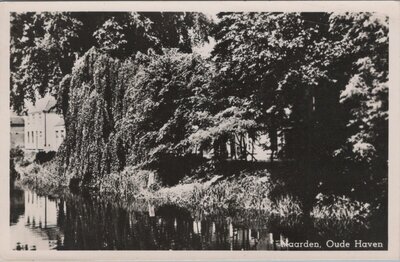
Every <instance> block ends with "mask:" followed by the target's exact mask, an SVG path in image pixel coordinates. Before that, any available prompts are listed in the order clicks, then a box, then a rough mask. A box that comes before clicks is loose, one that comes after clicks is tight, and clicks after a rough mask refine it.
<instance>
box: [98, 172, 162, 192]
mask: <svg viewBox="0 0 400 262" xmlns="http://www.w3.org/2000/svg"><path fill="white" fill-rule="evenodd" d="M152 174H153V175H154V176H155V174H154V172H153V171H151V170H143V169H139V168H136V167H133V166H128V167H125V169H124V170H123V171H121V172H118V173H111V174H107V175H105V176H104V177H103V179H101V181H99V185H98V187H99V190H100V193H104V194H111V195H114V196H117V197H139V196H140V195H141V194H143V193H144V192H145V191H146V190H150V191H152V190H156V189H158V188H159V187H160V182H159V181H157V180H156V181H155V183H154V184H153V185H151V187H150V188H149V189H147V183H148V179H149V176H150V175H152Z"/></svg>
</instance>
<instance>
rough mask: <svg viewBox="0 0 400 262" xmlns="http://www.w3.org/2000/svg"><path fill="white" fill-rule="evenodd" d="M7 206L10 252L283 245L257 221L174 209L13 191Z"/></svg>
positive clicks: (267, 247) (239, 248) (193, 248)
mask: <svg viewBox="0 0 400 262" xmlns="http://www.w3.org/2000/svg"><path fill="white" fill-rule="evenodd" d="M10 201H11V210H10V211H11V212H10V213H11V216H10V230H11V232H10V233H11V234H10V240H11V242H10V244H11V249H13V250H205V249H206V250H260V249H261V250H268V249H281V248H282V247H280V246H279V241H280V240H283V241H284V240H285V238H284V236H283V235H279V234H275V236H274V235H273V233H271V232H270V230H269V229H268V228H266V227H263V222H259V221H258V220H257V221H256V220H254V224H253V225H249V224H247V225H244V224H238V223H235V221H234V219H233V218H231V217H229V215H228V216H227V215H226V214H224V215H217V216H216V217H214V218H212V219H196V218H193V216H192V215H191V212H189V211H188V210H185V209H183V208H178V207H176V206H158V207H157V206H154V205H152V204H149V203H146V202H142V203H134V204H129V205H122V204H118V203H115V202H108V201H101V200H99V199H97V198H83V197H80V196H73V197H71V196H66V197H63V198H50V197H48V196H39V195H38V194H36V193H35V192H34V191H30V190H27V189H17V188H14V189H13V190H12V191H11V199H10ZM250 224H251V223H250Z"/></svg>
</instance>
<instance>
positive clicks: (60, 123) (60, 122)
mask: <svg viewBox="0 0 400 262" xmlns="http://www.w3.org/2000/svg"><path fill="white" fill-rule="evenodd" d="M64 125H65V124H64V119H63V118H61V119H60V121H58V122H57V124H55V125H54V126H64Z"/></svg>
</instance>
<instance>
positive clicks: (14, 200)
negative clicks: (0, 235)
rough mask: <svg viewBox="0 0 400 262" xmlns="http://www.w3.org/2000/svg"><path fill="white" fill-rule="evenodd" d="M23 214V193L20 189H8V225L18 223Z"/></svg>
mask: <svg viewBox="0 0 400 262" xmlns="http://www.w3.org/2000/svg"><path fill="white" fill-rule="evenodd" d="M24 213H25V193H24V191H23V190H21V189H17V188H10V224H15V223H17V222H18V218H19V216H21V215H23V214H24Z"/></svg>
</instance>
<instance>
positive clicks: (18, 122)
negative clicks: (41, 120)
mask: <svg viewBox="0 0 400 262" xmlns="http://www.w3.org/2000/svg"><path fill="white" fill-rule="evenodd" d="M10 125H11V126H24V125H25V121H24V118H23V117H22V116H12V117H10Z"/></svg>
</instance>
